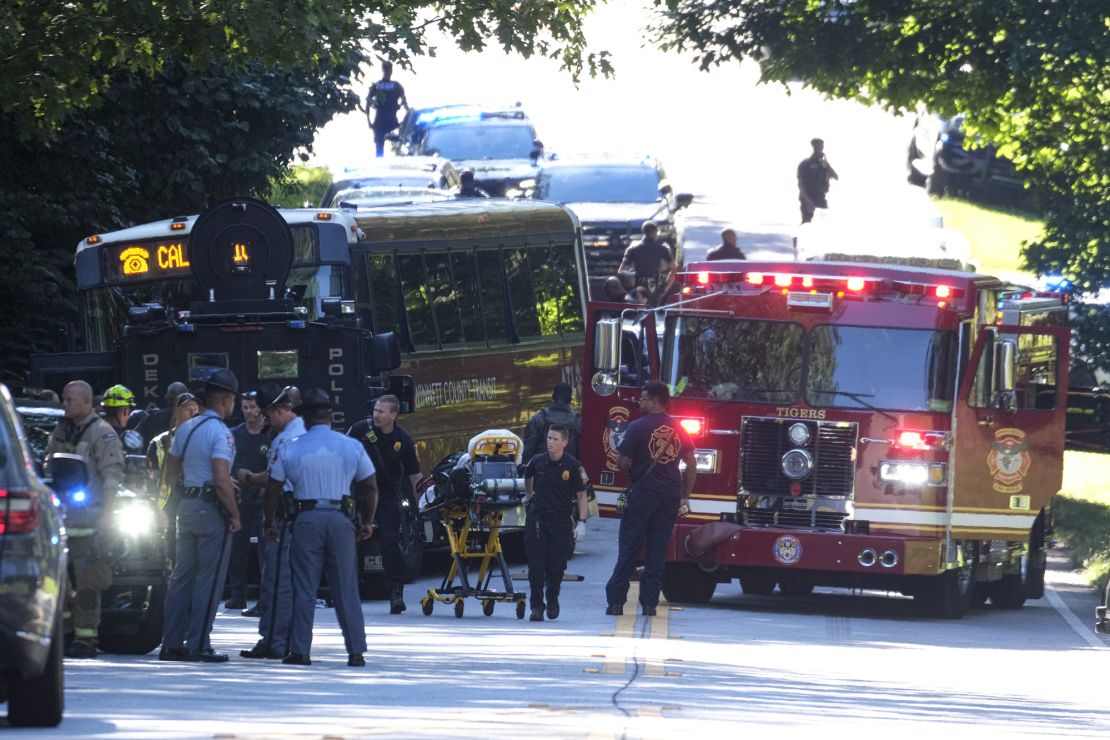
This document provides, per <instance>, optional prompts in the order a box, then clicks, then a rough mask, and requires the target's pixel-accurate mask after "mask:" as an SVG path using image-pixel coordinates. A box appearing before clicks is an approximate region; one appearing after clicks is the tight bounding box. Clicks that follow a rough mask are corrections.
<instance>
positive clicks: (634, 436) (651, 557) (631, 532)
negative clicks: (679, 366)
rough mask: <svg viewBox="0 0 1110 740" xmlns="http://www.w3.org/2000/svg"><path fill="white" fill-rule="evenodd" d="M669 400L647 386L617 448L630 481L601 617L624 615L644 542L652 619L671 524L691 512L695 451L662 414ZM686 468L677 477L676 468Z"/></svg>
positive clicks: (643, 587) (644, 598) (644, 597)
mask: <svg viewBox="0 0 1110 740" xmlns="http://www.w3.org/2000/svg"><path fill="white" fill-rule="evenodd" d="M670 397H671V394H670V391H669V390H668V389H667V386H666V385H665V384H664V383H661V382H660V381H658V380H649V381H648V382H647V383H644V387H643V391H642V392H641V395H640V411H641V412H643V416H641V417H640V418H639V419H636V420H635V421H633V422H632V423H631V424H629V425H628V429H627V430H625V433H624V436H623V437H622V438H621V441H620V444H618V445H617V467H618V468H620V469H621V470H622V471H623V472H625V473H628V474H629V477H630V478H631V479H632V486H631V488H630V489H629V491H628V493H627V496H628V508H627V509H626V510H625V512H624V516H623V517H622V518H621V524H620V535H619V536H618V539H617V562H616V564H615V565H614V566H613V574H612V576H610V578H609V582H608V583H607V584H605V595H606V598H607V599H608V601H609V606H608V608H607V609H606V610H605V613H606V614H623V613H624V602H625V600H626V599H627V598H628V580H629V578H630V577H631V576H632V569H633V568H635V567H636V559H637V556H638V555H639V553H640V545H641V543H643V542H644V541H645V540H646V541H647V557H646V561H645V563H644V574H643V576H642V577H641V578H640V605H641V606H642V607H643V612H644V615H645V616H649V617H650V616H655V609H656V606H657V605H658V603H659V589H660V585H661V578H662V576H663V560H664V558H665V557H666V554H667V542H668V541H669V540H670V539H671V529H672V528H673V527H674V521H675V518H676V517H677V516H679V515H681V514H685V513H686V512H687V511H689V510H690V493H691V492H692V491H693V490H694V478H695V477H696V476H697V474H698V469H697V463H696V461H695V459H694V445H693V444H692V443H691V442H690V437H689V435H688V434H686V431H685V430H684V429H683V428H682V427H681V426H679V424H678V422H677V421H676V420H675V418H674V417H673V416H671V415H670V414H668V413H667V402H668V401H669V400H670ZM679 460H681V461H682V462H684V463H685V464H686V471H685V472H684V473H680V472H679V470H678V462H679Z"/></svg>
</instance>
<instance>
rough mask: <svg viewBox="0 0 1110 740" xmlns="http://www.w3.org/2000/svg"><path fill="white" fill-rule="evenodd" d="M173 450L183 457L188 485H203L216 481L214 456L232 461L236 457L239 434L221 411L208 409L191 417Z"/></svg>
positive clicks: (177, 432)
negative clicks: (236, 438)
mask: <svg viewBox="0 0 1110 740" xmlns="http://www.w3.org/2000/svg"><path fill="white" fill-rule="evenodd" d="M193 430H196V431H195V432H194V431H193ZM186 442H188V443H189V444H188V448H186V446H185V443H186ZM170 454H172V455H173V456H174V457H177V458H179V459H180V460H181V469H182V472H183V473H184V477H185V487H186V488H199V487H200V486H203V485H205V484H206V483H212V482H213V480H212V460H214V459H219V460H227V464H228V465H231V461H232V460H234V459H235V438H234V437H232V436H231V430H230V429H228V428H227V425H226V424H224V420H223V419H221V418H220V415H219V414H217V413H216V412H215V411H213V410H211V409H208V410H207V411H205V412H204V413H202V414H201V415H200V416H196V417H193V418H192V419H189V421H187V422H185V423H184V424H182V425H181V428H180V429H178V430H177V431H176V432H175V433H174V435H173V444H172V445H171V446H170Z"/></svg>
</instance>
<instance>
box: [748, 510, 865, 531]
mask: <svg viewBox="0 0 1110 740" xmlns="http://www.w3.org/2000/svg"><path fill="white" fill-rule="evenodd" d="M847 516H848V515H847V514H845V513H843V512H839V511H771V510H768V509H746V510H745V511H744V524H745V525H747V526H749V527H788V528H792V529H841V528H842V527H841V522H843V521H844V519H845V518H846V517H847Z"/></svg>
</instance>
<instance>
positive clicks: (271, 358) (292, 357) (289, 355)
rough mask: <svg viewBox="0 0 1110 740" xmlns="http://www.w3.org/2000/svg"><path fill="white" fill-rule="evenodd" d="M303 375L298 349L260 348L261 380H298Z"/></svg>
mask: <svg viewBox="0 0 1110 740" xmlns="http://www.w3.org/2000/svg"><path fill="white" fill-rule="evenodd" d="M300 377H301V370H300V355H299V353H298V352H297V350H295V349H294V350H270V351H265V350H259V351H258V379H259V380H297V379H298V378H300Z"/></svg>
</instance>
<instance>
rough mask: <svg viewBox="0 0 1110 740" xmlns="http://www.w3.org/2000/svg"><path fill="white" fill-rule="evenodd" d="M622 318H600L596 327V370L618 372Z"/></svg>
mask: <svg viewBox="0 0 1110 740" xmlns="http://www.w3.org/2000/svg"><path fill="white" fill-rule="evenodd" d="M620 353H621V323H620V319H600V320H598V322H597V327H596V328H595V329H594V370H597V371H601V372H616V371H617V370H618V369H620V364H621V358H620Z"/></svg>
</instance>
